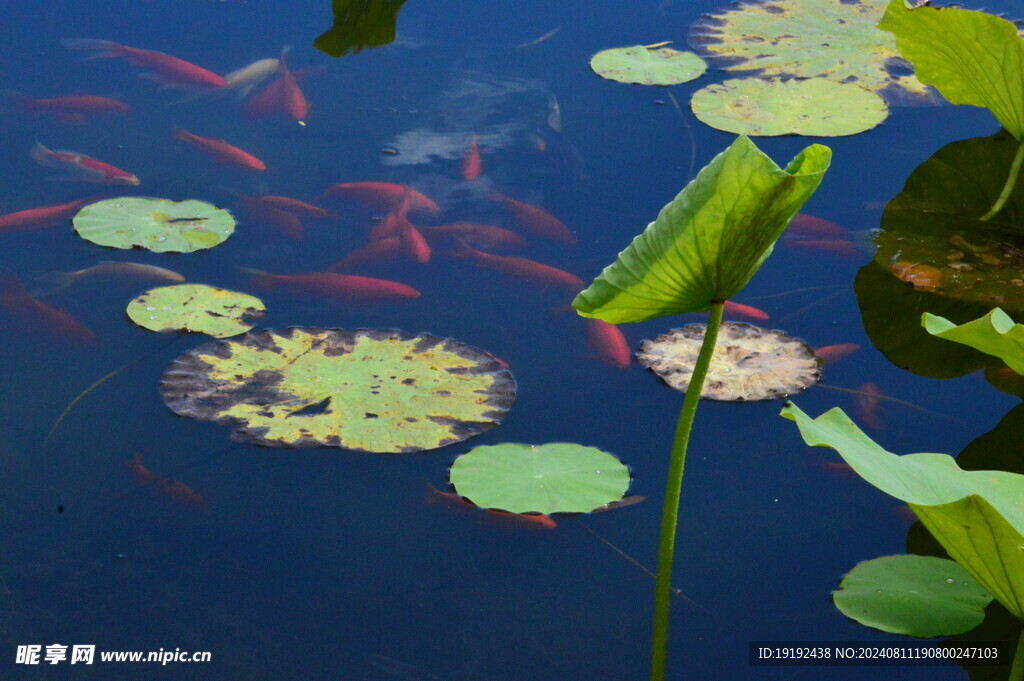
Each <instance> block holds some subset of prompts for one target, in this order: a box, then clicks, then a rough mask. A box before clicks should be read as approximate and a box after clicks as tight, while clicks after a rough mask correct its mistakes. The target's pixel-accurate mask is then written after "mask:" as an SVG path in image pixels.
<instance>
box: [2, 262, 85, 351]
mask: <svg viewBox="0 0 1024 681" xmlns="http://www.w3.org/2000/svg"><path fill="white" fill-rule="evenodd" d="M0 310H3V311H4V312H5V313H6V315H3V316H8V317H15V318H17V321H18V323H19V325H23V326H24V327H25V328H27V330H29V331H32V332H34V333H42V334H45V335H48V336H51V337H53V338H56V339H60V340H69V341H72V342H75V343H91V342H92V341H94V340H96V334H94V333H93V332H92V331H91V330H90V329H89V327H87V326H86V325H85V324H83V323H82V322H80V321H78V320H77V319H76V318H75V317H73V316H72V315H71V314H70V313H68V312H65V311H64V310H62V309H60V308H59V307H54V306H52V305H49V304H48V303H44V302H42V301H41V300H36V299H35V298H33V297H32V296H30V295H29V293H28V291H26V290H25V286H24V285H23V284H22V283H21V281H20V280H19V279H18V277H16V276H15V275H13V274H10V273H0Z"/></svg>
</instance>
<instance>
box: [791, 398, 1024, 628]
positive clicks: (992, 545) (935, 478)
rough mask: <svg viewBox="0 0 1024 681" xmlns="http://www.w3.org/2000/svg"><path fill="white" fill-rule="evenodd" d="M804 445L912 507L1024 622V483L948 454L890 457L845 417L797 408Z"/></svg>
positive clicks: (795, 416) (837, 412) (1023, 477)
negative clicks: (831, 455)
mask: <svg viewBox="0 0 1024 681" xmlns="http://www.w3.org/2000/svg"><path fill="white" fill-rule="evenodd" d="M782 416H783V417H785V418H787V419H790V420H791V421H796V424H797V426H798V427H799V429H800V434H801V435H802V436H803V439H804V442H806V443H807V444H809V445H811V446H824V447H832V448H833V449H835V450H836V451H837V452H839V455H840V456H842V457H843V459H845V460H846V463H848V464H850V467H851V468H852V469H853V470H854V471H856V472H857V474H858V475H860V476H861V477H862V478H864V479H865V480H867V481H868V482H869V483H871V484H872V485H874V486H875V487H877V488H878V489H880V490H882V491H883V492H885V493H886V494H890V495H892V496H894V497H896V498H897V499H900V500H902V501H905V502H907V503H908V504H909V505H910V508H911V509H913V511H914V513H915V514H917V517H918V518H920V519H921V522H922V523H923V524H924V526H925V527H927V528H928V530H929V531H930V532H931V533H932V534H933V535H934V536H935V538H936V539H937V540H938V541H939V543H941V544H942V547H943V548H944V549H946V551H947V552H948V553H949V555H950V556H951V557H953V558H954V559H955V560H956V561H957V562H958V563H960V565H961V566H963V567H964V569H966V570H967V571H968V572H969V573H970V574H971V576H972V577H974V579H976V580H977V581H978V583H979V584H981V586H982V587H984V588H985V590H986V591H988V592H989V593H990V594H992V595H993V596H995V597H996V599H997V600H998V601H999V602H1000V603H1002V604H1003V606H1004V607H1006V608H1007V609H1008V610H1010V611H1011V612H1013V613H1014V614H1015V615H1017V617H1019V618H1021V619H1024V550H1021V548H1020V547H1021V546H1024V504H1022V500H1024V475H1018V474H1016V473H1008V472H1005V471H990V470H988V471H965V470H963V469H961V468H960V467H959V466H957V464H956V460H955V459H953V458H952V457H951V456H948V455H946V454H905V455H903V456H896V455H895V454H892V453H890V452H887V451H885V450H884V449H882V448H881V447H880V446H878V445H877V444H876V443H875V442H873V441H872V440H871V438H869V437H868V436H867V435H865V434H864V433H863V432H862V431H861V430H860V429H859V428H857V426H856V425H854V423H853V421H851V420H850V419H849V418H848V417H847V416H846V414H844V413H843V411H842V410H841V409H831V410H829V411H827V412H825V413H824V414H822V415H821V416H819V417H818V418H817V419H812V418H811V417H809V416H807V414H805V413H804V412H802V411H801V410H800V409H799V408H798V407H797V406H796V405H794V404H793V403H791V402H790V403H788V404H787V405H786V407H785V408H784V409H783V410H782Z"/></svg>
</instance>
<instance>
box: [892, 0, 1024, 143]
mask: <svg viewBox="0 0 1024 681" xmlns="http://www.w3.org/2000/svg"><path fill="white" fill-rule="evenodd" d="M878 28H880V29H881V30H883V31H891V32H892V33H893V34H894V35H895V36H896V47H897V48H898V49H899V51H900V54H901V55H902V56H903V57H904V58H905V59H907V60H909V61H911V62H912V63H913V64H914V71H915V73H916V74H917V77H918V78H919V79H920V80H921V81H922V82H924V83H927V84H928V85H933V86H935V88H936V89H938V91H939V92H941V93H942V95H943V96H944V97H945V98H946V99H948V100H949V101H950V102H952V103H953V104H971V105H973V106H982V107H985V108H986V109H988V110H989V111H991V112H992V114H993V115H994V116H995V117H996V118H997V119H998V120H999V122H1000V123H1001V124H1002V126H1003V127H1004V128H1006V129H1007V130H1008V131H1009V132H1010V134H1011V135H1013V136H1014V137H1016V138H1017V139H1022V140H1024V78H1022V77H1021V73H1024V40H1022V39H1021V37H1020V36H1019V35H1018V34H1017V27H1016V26H1014V25H1013V24H1012V23H1010V22H1009V21H1007V20H1006V19H1000V18H999V17H997V16H993V15H991V14H987V13H985V12H975V11H972V10H967V9H955V8H949V7H944V8H942V9H939V8H937V7H927V6H922V7H915V8H913V9H910V8H908V7H907V6H906V4H905V2H904V0H892V2H891V3H889V7H888V9H887V10H886V12H885V16H884V17H883V18H882V21H881V22H880V23H879V24H878Z"/></svg>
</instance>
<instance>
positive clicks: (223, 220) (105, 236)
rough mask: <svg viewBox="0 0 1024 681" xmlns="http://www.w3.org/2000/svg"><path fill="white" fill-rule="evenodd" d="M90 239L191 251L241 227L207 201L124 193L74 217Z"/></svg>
mask: <svg viewBox="0 0 1024 681" xmlns="http://www.w3.org/2000/svg"><path fill="white" fill-rule="evenodd" d="M72 223H73V224H74V227H75V231H76V232H78V234H79V236H81V237H82V238H83V239H85V240H86V241H91V242H92V243H94V244H98V245H100V246H110V247H111V248H145V249H147V250H150V251H155V252H157V253H191V252H193V251H201V250H204V249H207V248H212V247H214V246H216V245H217V244H220V243H222V242H223V241H225V240H226V239H227V238H228V237H229V236H231V234H232V233H233V232H234V231H235V219H234V218H233V217H232V216H231V213H229V212H228V211H226V210H224V209H223V208H217V207H216V206H214V205H212V204H209V203H206V202H205V201H196V200H188V201H171V200H170V199H155V198H145V197H121V198H118V199H107V200H106V201H99V202H97V203H93V204H90V205H88V206H86V207H84V208H83V209H82V210H80V211H78V214H77V215H76V216H75V217H74V219H73V220H72Z"/></svg>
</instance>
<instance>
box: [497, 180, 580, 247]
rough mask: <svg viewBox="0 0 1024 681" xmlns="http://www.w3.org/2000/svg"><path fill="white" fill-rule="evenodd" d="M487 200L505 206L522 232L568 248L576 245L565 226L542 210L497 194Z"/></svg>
mask: <svg viewBox="0 0 1024 681" xmlns="http://www.w3.org/2000/svg"><path fill="white" fill-rule="evenodd" d="M487 198H489V199H490V200H491V201H497V202H498V203H500V204H502V205H503V206H505V208H506V209H508V211H509V212H510V213H512V215H513V216H514V217H515V218H516V223H517V224H518V225H519V226H520V227H521V228H522V229H523V230H524V231H526V232H529V233H530V234H532V235H534V236H539V237H542V238H544V239H552V240H554V241H560V242H562V243H565V244H569V245H570V246H571V245H574V244H575V243H576V236H575V235H574V234H573V233H572V231H571V230H570V229H569V228H568V227H566V226H565V223H563V222H562V221H561V220H559V219H558V218H556V217H555V216H554V215H552V214H551V213H549V212H547V211H546V210H544V209H543V208H539V207H537V206H532V205H530V204H528V203H523V202H522V201H516V200H515V199H510V198H509V197H507V196H505V195H503V194H499V193H498V192H490V193H488V195H487Z"/></svg>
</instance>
